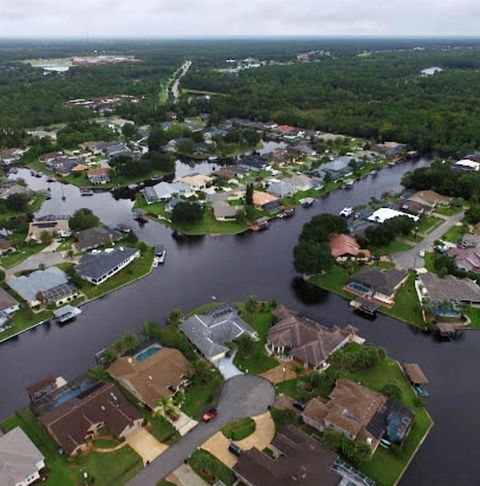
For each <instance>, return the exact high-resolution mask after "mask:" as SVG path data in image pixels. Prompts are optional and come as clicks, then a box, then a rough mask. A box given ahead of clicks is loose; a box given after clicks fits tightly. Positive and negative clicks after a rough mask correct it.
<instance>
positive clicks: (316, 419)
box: [302, 378, 414, 451]
mask: <svg viewBox="0 0 480 486" xmlns="http://www.w3.org/2000/svg"><path fill="white" fill-rule="evenodd" d="M302 418H303V421H304V422H305V423H306V424H307V425H309V426H310V427H312V428H314V429H316V430H318V431H320V432H323V431H324V430H325V429H327V428H330V429H333V430H335V431H336V432H339V433H341V434H343V435H345V436H346V437H348V438H349V439H350V440H353V441H356V442H363V443H365V444H367V445H368V446H370V448H371V449H372V451H375V449H376V448H377V446H378V444H379V442H380V440H381V439H386V440H388V441H389V442H391V443H394V444H398V445H401V444H402V443H403V440H404V439H405V437H406V436H407V435H408V433H409V432H410V429H411V427H412V425H413V419H414V412H413V411H412V410H410V409H409V408H408V407H406V406H405V405H403V404H401V403H399V402H395V401H393V400H390V399H388V398H387V397H385V396H384V395H382V394H380V393H377V392H375V391H373V390H370V389H369V388H367V387H365V386H363V385H360V384H358V383H355V382H353V381H351V380H348V379H346V378H339V379H338V380H337V382H336V384H335V388H334V389H333V390H332V392H331V393H330V395H329V399H328V401H324V400H322V399H321V398H317V397H315V398H312V399H311V400H310V401H309V402H308V403H307V406H306V407H305V410H304V411H303V412H302Z"/></svg>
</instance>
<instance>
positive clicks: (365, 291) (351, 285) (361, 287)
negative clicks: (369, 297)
mask: <svg viewBox="0 0 480 486" xmlns="http://www.w3.org/2000/svg"><path fill="white" fill-rule="evenodd" d="M348 288H350V289H352V290H354V291H355V292H360V293H361V294H371V290H370V289H369V288H368V287H365V286H364V285H361V284H359V283H357V282H351V283H349V284H348Z"/></svg>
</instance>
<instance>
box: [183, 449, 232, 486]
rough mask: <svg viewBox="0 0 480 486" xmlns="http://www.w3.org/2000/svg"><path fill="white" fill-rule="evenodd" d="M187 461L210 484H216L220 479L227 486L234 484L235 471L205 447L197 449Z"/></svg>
mask: <svg viewBox="0 0 480 486" xmlns="http://www.w3.org/2000/svg"><path fill="white" fill-rule="evenodd" d="M187 462H188V464H189V465H190V467H191V468H192V469H193V470H194V471H195V472H196V473H197V474H198V475H199V476H200V477H201V478H202V479H204V480H205V481H206V482H207V483H208V484H214V483H215V482H216V481H217V480H219V479H220V480H221V481H223V482H224V483H225V485H226V486H232V485H233V483H234V482H235V475H234V474H233V471H232V470H231V469H229V468H228V467H227V466H225V464H223V463H222V462H220V461H219V460H218V459H217V458H216V457H214V456H212V454H210V453H209V452H207V451H205V450H204V449H198V450H197V451H195V452H194V453H193V454H192V455H191V456H190V458H189V459H188V461H187Z"/></svg>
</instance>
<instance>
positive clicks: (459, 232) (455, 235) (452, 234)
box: [441, 225, 467, 243]
mask: <svg viewBox="0 0 480 486" xmlns="http://www.w3.org/2000/svg"><path fill="white" fill-rule="evenodd" d="M466 232H467V228H466V227H464V226H463V225H455V226H452V227H451V228H450V229H449V230H448V231H447V232H446V233H445V234H444V235H443V236H442V238H441V239H442V240H445V241H450V242H452V243H458V242H459V241H460V240H461V239H462V237H463V235H464V234H465V233H466Z"/></svg>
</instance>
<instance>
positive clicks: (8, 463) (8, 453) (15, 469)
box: [0, 427, 45, 486]
mask: <svg viewBox="0 0 480 486" xmlns="http://www.w3.org/2000/svg"><path fill="white" fill-rule="evenodd" d="M44 459H45V458H44V457H43V455H42V453H41V452H40V451H39V450H38V449H37V448H36V447H35V445H34V444H33V442H32V441H31V440H30V439H29V438H28V436H27V435H26V434H25V432H24V431H23V430H22V429H21V428H20V427H15V428H14V429H12V430H11V431H10V432H8V433H7V434H5V435H3V436H1V437H0V486H15V485H16V484H19V483H21V482H22V481H24V480H25V479H26V477H27V476H29V475H30V474H33V473H34V472H36V471H37V467H36V464H37V463H38V462H40V461H43V460H44Z"/></svg>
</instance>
